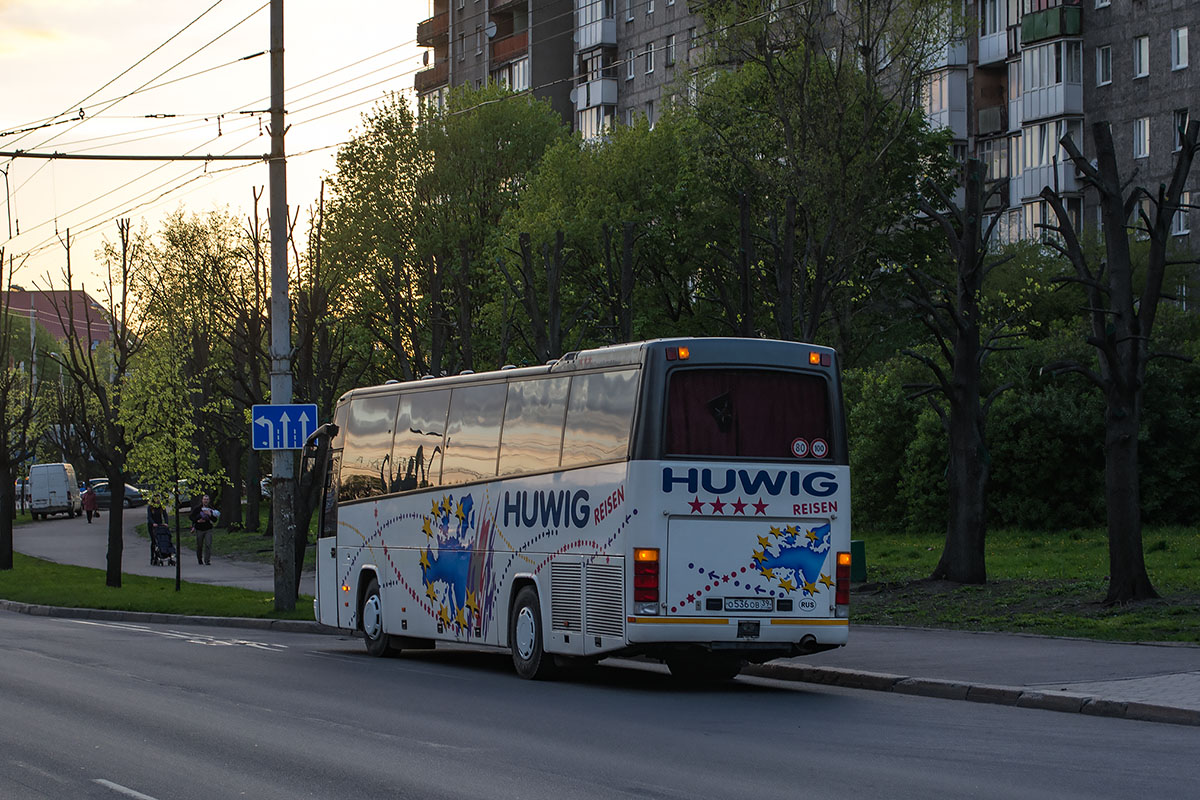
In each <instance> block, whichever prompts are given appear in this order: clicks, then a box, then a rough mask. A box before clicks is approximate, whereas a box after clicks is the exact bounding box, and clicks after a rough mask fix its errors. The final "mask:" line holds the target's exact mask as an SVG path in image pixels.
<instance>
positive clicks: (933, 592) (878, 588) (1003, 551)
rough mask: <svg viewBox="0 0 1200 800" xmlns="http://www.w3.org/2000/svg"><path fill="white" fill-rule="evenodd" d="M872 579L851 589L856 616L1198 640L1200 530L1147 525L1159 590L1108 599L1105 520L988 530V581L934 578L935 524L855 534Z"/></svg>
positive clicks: (938, 540) (1112, 637)
mask: <svg viewBox="0 0 1200 800" xmlns="http://www.w3.org/2000/svg"><path fill="white" fill-rule="evenodd" d="M855 538H861V539H863V541H864V543H865V548H866V561H867V582H866V583H862V584H855V585H854V587H853V589H852V591H851V598H850V609H851V611H850V616H851V621H852V622H858V623H866V624H872V625H910V626H918V627H928V628H950V629H956V630H972V631H980V630H990V631H1010V632H1019V633H1040V634H1047V635H1054V636H1077V637H1083V638H1088V639H1104V640H1109V641H1130V642H1132V641H1175V642H1194V643H1200V569H1197V567H1200V532H1197V531H1196V530H1195V529H1191V528H1180V527H1175V528H1147V529H1145V530H1144V531H1143V537H1142V538H1143V546H1144V550H1145V556H1146V568H1147V570H1148V571H1149V573H1150V579H1151V581H1152V582H1153V584H1154V586H1155V588H1156V589H1157V590H1158V593H1159V594H1160V595H1161V598H1160V599H1158V600H1148V601H1144V602H1140V603H1131V604H1129V605H1125V606H1118V607H1113V608H1110V607H1106V606H1104V605H1103V603H1102V601H1103V600H1104V595H1105V592H1106V591H1107V589H1108V541H1107V534H1106V532H1105V531H1103V530H1095V529H1081V530H1071V531H1062V532H1056V533H1031V532H1029V531H1012V530H1004V531H995V532H992V533H990V534H989V535H988V539H987V545H986V551H987V571H988V582H987V583H986V584H983V585H978V586H962V585H958V584H953V583H949V582H946V581H930V580H928V579H927V578H928V576H929V575H930V573H932V572H933V569H934V567H935V566H936V565H937V561H938V559H939V558H940V557H941V554H942V545H943V541H944V537H943V536H941V535H937V534H929V535H909V534H893V533H873V532H867V533H865V534H861V535H860V534H855Z"/></svg>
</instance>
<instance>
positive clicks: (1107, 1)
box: [1096, 0, 1112, 8]
mask: <svg viewBox="0 0 1200 800" xmlns="http://www.w3.org/2000/svg"><path fill="white" fill-rule="evenodd" d="M1111 4H1112V0H1096V8H1108V6H1110V5H1111Z"/></svg>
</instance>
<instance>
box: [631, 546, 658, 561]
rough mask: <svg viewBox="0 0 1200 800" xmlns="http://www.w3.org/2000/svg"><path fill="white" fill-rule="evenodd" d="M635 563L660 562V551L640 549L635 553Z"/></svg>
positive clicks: (646, 548) (649, 548)
mask: <svg viewBox="0 0 1200 800" xmlns="http://www.w3.org/2000/svg"><path fill="white" fill-rule="evenodd" d="M633 560H634V561H658V550H657V549H655V548H651V547H639V548H637V549H636V550H634V551H633Z"/></svg>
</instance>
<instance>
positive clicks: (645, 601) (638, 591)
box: [633, 547, 659, 614]
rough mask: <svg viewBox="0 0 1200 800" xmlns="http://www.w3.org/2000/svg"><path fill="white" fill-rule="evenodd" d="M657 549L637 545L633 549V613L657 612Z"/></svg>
mask: <svg viewBox="0 0 1200 800" xmlns="http://www.w3.org/2000/svg"><path fill="white" fill-rule="evenodd" d="M658 584H659V569H658V549H657V548H651V547H639V548H636V549H635V550H634V551H633V605H634V613H635V614H657V613H658Z"/></svg>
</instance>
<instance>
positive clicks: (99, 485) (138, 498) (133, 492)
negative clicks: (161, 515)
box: [88, 478, 148, 508]
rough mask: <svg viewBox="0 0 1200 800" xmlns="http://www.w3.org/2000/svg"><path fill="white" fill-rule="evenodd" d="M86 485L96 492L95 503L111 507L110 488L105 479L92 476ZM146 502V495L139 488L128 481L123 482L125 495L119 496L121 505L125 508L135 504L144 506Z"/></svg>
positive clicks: (101, 506) (99, 505)
mask: <svg viewBox="0 0 1200 800" xmlns="http://www.w3.org/2000/svg"><path fill="white" fill-rule="evenodd" d="M88 485H89V486H91V487H92V491H93V492H95V493H96V505H97V506H98V507H100V508H112V490H111V489H109V486H108V480H107V479H105V478H93V479H92V480H90V481H88ZM147 502H148V501H147V499H146V495H144V494H142V490H141V489H139V488H137V487H136V486H131V485H130V484H128V483H127V484H125V496H124V497H123V498H121V505H123V506H125V507H126V508H135V507H136V506H144V505H146V503H147Z"/></svg>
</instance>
